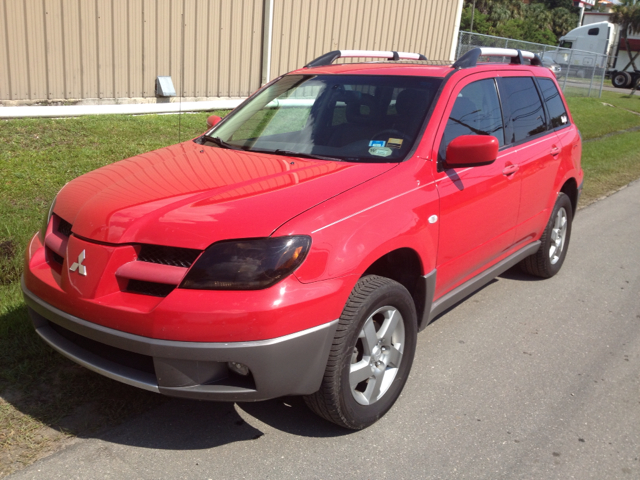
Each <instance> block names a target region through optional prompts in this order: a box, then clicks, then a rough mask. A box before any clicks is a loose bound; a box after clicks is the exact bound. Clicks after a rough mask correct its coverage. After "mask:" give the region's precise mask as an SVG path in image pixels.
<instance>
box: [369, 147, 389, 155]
mask: <svg viewBox="0 0 640 480" xmlns="http://www.w3.org/2000/svg"><path fill="white" fill-rule="evenodd" d="M369 153H370V154H371V155H375V156H377V157H388V156H389V155H391V153H392V152H391V149H390V148H387V147H371V148H370V149H369Z"/></svg>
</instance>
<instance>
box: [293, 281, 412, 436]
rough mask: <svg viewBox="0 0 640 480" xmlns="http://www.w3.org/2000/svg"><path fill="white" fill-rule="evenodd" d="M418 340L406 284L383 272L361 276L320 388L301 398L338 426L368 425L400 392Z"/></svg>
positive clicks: (335, 339) (392, 402)
mask: <svg viewBox="0 0 640 480" xmlns="http://www.w3.org/2000/svg"><path fill="white" fill-rule="evenodd" d="M416 340H417V316H416V309H415V304H414V302H413V299H412V297H411V294H410V293H409V292H408V291H407V289H406V288H404V287H403V286H402V285H400V284H399V283H398V282H395V281H394V280H391V279H389V278H385V277H379V276H376V275H369V276H366V277H363V278H361V279H360V280H359V281H358V283H357V284H356V286H355V287H354V289H353V291H352V292H351V295H350V296H349V300H348V301H347V304H346V306H345V308H344V310H343V312H342V315H341V316H340V323H339V325H338V329H337V331H336V336H335V338H334V341H333V345H332V347H331V353H330V354H329V361H328V363H327V369H326V371H325V374H324V378H323V380H322V385H321V387H320V390H318V391H317V392H316V393H314V394H312V395H309V396H307V397H305V402H306V403H307V405H308V406H309V408H310V409H311V410H312V411H313V412H314V413H316V414H317V415H319V416H321V417H323V418H325V419H327V420H329V421H330V422H333V423H335V424H337V425H340V426H341V427H345V428H349V429H353V430H360V429H362V428H365V427H368V426H369V425H372V424H373V423H375V422H376V421H377V420H378V419H379V418H380V417H382V416H383V415H384V414H385V413H387V411H389V409H390V408H391V407H392V406H393V404H394V403H395V401H396V400H397V399H398V397H399V396H400V393H401V392H402V388H403V387H404V384H405V383H406V381H407V377H408V375H409V371H410V370H411V365H412V363H413V357H414V354H415V349H416Z"/></svg>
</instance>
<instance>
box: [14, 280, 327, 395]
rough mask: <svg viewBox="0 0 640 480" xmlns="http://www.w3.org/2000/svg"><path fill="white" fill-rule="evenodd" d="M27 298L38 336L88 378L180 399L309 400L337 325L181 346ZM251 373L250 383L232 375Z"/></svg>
mask: <svg viewBox="0 0 640 480" xmlns="http://www.w3.org/2000/svg"><path fill="white" fill-rule="evenodd" d="M22 291H23V294H24V298H25V302H26V304H27V306H28V307H29V313H30V315H31V319H32V321H33V324H34V326H35V328H36V332H37V333H38V335H40V337H42V339H43V340H44V341H45V342H47V343H48V344H49V345H50V346H52V347H53V348H54V349H56V350H57V351H58V352H60V353H62V354H63V355H65V356H67V357H68V358H70V359H71V360H73V361H74V362H76V363H79V364H80V365H83V366H85V367H87V368H89V369H90V370H93V371H95V372H97V373H100V374H102V375H105V376H107V377H109V378H112V379H114V380H118V381H120V382H123V383H126V384H129V385H133V386H136V387H139V388H143V389H145V390H151V391H154V392H158V393H162V394H165V395H169V396H175V397H186V398H194V399H202V400H221V401H256V400H267V399H270V398H276V397H280V396H283V395H307V394H311V393H313V392H315V391H317V390H318V389H319V388H320V383H321V382H322V377H323V374H324V371H325V367H326V364H327V360H328V357H329V350H330V348H331V344H332V341H333V338H334V334H335V331H336V328H337V325H338V320H334V321H332V322H329V323H325V324H322V325H319V326H317V327H313V328H309V329H307V330H303V331H300V332H297V333H293V334H290V335H285V336H282V337H278V338H273V339H269V340H258V341H246V342H184V341H170V340H159V339H153V338H149V337H143V336H140V335H134V334H131V333H126V332H122V331H119V330H114V329H111V328H108V327H104V326H102V325H97V324H95V323H91V322H88V321H86V320H83V319H81V318H78V317H75V316H73V315H70V314H68V313H65V312H63V311H62V310H59V309H58V308H56V307H54V306H52V305H50V304H48V303H46V302H45V301H43V300H41V299H40V298H38V297H37V296H36V295H34V294H33V293H32V292H31V291H30V290H29V289H28V288H27V287H26V286H25V283H24V278H23V280H22ZM228 362H237V363H242V364H244V365H246V366H247V367H248V368H249V370H250V375H248V376H242V375H239V374H237V373H235V372H233V371H231V370H229V368H228V366H227V364H228Z"/></svg>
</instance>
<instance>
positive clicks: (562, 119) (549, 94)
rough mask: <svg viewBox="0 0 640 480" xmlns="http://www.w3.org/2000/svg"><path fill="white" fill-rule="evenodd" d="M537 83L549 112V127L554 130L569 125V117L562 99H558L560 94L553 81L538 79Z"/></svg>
mask: <svg viewBox="0 0 640 480" xmlns="http://www.w3.org/2000/svg"><path fill="white" fill-rule="evenodd" d="M538 82H539V83H540V89H541V90H542V96H543V97H544V102H545V103H546V104H547V111H548V112H549V117H550V120H551V126H552V127H553V128H556V127H561V126H563V125H566V124H567V123H569V117H568V115H567V111H566V110H565V108H564V103H563V102H562V98H561V97H560V92H558V89H557V88H556V85H555V84H554V83H553V80H549V79H548V78H539V79H538Z"/></svg>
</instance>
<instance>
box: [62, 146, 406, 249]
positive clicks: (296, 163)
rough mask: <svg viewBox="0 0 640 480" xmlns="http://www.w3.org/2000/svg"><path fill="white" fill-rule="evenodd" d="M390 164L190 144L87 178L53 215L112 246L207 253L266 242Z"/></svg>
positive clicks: (70, 187) (73, 185)
mask: <svg viewBox="0 0 640 480" xmlns="http://www.w3.org/2000/svg"><path fill="white" fill-rule="evenodd" d="M395 165H396V164H354V163H343V162H333V161H324V160H308V159H301V158H297V157H285V156H276V155H267V154H260V153H251V152H243V151H236V150H226V149H221V148H216V147H209V146H202V145H199V144H197V143H195V142H192V141H189V142H184V143H180V144H177V145H173V146H171V147H167V148H163V149H160V150H156V151H154V152H149V153H146V154H143V155H139V156H136V157H132V158H130V159H127V160H122V161H120V162H117V163H114V164H112V165H108V166H106V167H103V168H100V169H98V170H95V171H93V172H90V173H87V174H85V175H82V176H81V177H78V178H77V179H75V180H73V181H72V182H70V183H68V184H67V185H66V186H65V187H64V188H63V189H62V190H61V191H60V193H59V194H58V197H57V200H56V205H55V207H54V213H55V214H56V215H58V216H60V217H61V218H63V219H64V220H66V221H68V222H69V223H71V224H72V231H73V233H74V234H75V235H77V236H79V237H83V238H85V239H89V240H93V241H98V242H106V243H113V244H122V243H151V244H160V245H167V246H176V247H184V248H198V249H203V248H206V247H207V246H208V245H210V244H211V243H213V242H216V241H218V240H222V239H230V238H248V237H265V236H269V235H270V234H271V233H272V232H273V231H274V230H275V229H277V228H278V227H279V226H280V225H281V224H283V223H284V222H286V221H287V220H289V219H291V218H292V217H294V216H296V215H298V214H300V213H301V212H303V211H305V210H308V209H309V208H312V207H313V206H315V205H317V204H319V203H321V202H322V201H324V200H326V199H328V198H331V197H333V196H335V195H338V194H340V193H342V192H344V191H345V190H348V189H350V188H352V187H354V186H356V185H358V184H360V183H362V182H365V181H367V180H369V179H371V178H373V177H375V176H377V175H380V174H381V173H383V172H385V171H387V170H390V169H391V168H393V167H394V166H395Z"/></svg>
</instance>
